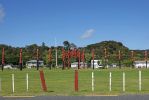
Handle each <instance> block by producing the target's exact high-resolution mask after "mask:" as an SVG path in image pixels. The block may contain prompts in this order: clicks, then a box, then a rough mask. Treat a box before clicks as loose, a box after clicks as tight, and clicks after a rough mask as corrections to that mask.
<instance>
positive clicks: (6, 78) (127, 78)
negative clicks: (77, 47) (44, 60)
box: [0, 70, 149, 95]
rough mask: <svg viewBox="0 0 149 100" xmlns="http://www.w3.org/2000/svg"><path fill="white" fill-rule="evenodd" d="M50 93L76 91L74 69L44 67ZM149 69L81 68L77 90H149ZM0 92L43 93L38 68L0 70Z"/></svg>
mask: <svg viewBox="0 0 149 100" xmlns="http://www.w3.org/2000/svg"><path fill="white" fill-rule="evenodd" d="M44 74H45V81H46V84H47V89H48V90H47V93H52V94H74V93H75V89H74V86H75V83H77V82H74V70H65V71H61V70H55V71H49V70H45V71H44ZM148 74H149V71H148V70H143V71H138V70H132V71H129V70H127V71H122V70H121V71H114V70H112V71H106V70H103V71H100V70H95V71H92V70H79V71H78V80H77V81H78V89H77V91H78V92H77V93H81V94H82V93H83V94H86V93H109V92H111V93H122V92H123V93H124V92H126V93H132V92H133V93H137V92H142V93H144V92H149V87H148V84H149V75H148ZM0 93H1V94H2V95H9V94H29V95H30V94H41V93H43V91H42V88H41V82H40V77H39V72H38V71H22V72H19V71H14V72H13V74H12V71H9V72H3V73H0Z"/></svg>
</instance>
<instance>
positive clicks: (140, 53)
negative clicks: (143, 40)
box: [0, 41, 149, 67]
mask: <svg viewBox="0 0 149 100" xmlns="http://www.w3.org/2000/svg"><path fill="white" fill-rule="evenodd" d="M2 48H5V63H6V64H12V65H19V52H20V48H22V51H23V52H22V59H23V65H25V63H26V62H27V61H29V60H33V59H36V50H37V48H38V49H39V59H40V60H43V61H44V64H45V65H48V50H49V48H51V50H52V66H53V67H54V66H55V62H56V61H55V50H56V48H57V53H58V54H57V55H58V57H57V58H58V65H62V55H61V54H62V48H65V50H70V49H74V48H77V49H80V50H85V60H86V62H87V63H90V61H91V59H92V55H91V50H92V49H94V51H95V59H102V60H103V61H104V59H105V51H104V49H105V48H106V50H107V59H108V62H107V63H108V64H109V65H110V64H113V63H114V64H117V63H118V52H119V51H121V62H122V65H124V66H126V67H130V66H132V62H131V51H132V50H130V49H129V48H128V47H126V46H124V45H123V44H122V43H121V42H117V41H102V42H100V43H95V44H90V45H87V46H86V47H77V46H76V45H75V44H74V43H70V42H69V41H64V42H63V46H57V47H54V46H51V47H48V46H46V44H45V43H44V42H43V43H42V45H37V44H32V45H27V46H25V47H12V46H9V45H6V44H0V59H2ZM133 51H134V59H135V60H144V51H145V50H133ZM147 51H149V50H147ZM73 61H74V60H73ZM0 64H1V62H0Z"/></svg>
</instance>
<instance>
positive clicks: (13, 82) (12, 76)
mask: <svg viewBox="0 0 149 100" xmlns="http://www.w3.org/2000/svg"><path fill="white" fill-rule="evenodd" d="M12 93H14V74H12Z"/></svg>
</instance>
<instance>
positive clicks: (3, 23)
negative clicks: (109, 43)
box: [0, 0, 149, 49]
mask: <svg viewBox="0 0 149 100" xmlns="http://www.w3.org/2000/svg"><path fill="white" fill-rule="evenodd" d="M148 4H149V0H0V44H8V45H12V46H19V47H22V46H25V45H29V44H33V43H36V44H39V45H41V43H42V42H45V43H46V45H48V46H51V45H54V40H55V38H56V39H57V44H58V45H62V43H63V41H64V40H68V41H70V42H73V43H75V44H76V45H77V46H86V45H87V44H92V43H97V42H101V41H104V40H115V41H120V42H122V43H123V44H124V45H126V46H127V47H129V48H130V49H149V39H148V38H149V6H148Z"/></svg>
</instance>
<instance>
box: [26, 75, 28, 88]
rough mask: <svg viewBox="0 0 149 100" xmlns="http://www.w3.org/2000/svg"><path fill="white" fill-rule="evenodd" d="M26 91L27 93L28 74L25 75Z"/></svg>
mask: <svg viewBox="0 0 149 100" xmlns="http://www.w3.org/2000/svg"><path fill="white" fill-rule="evenodd" d="M26 91H28V73H26Z"/></svg>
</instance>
